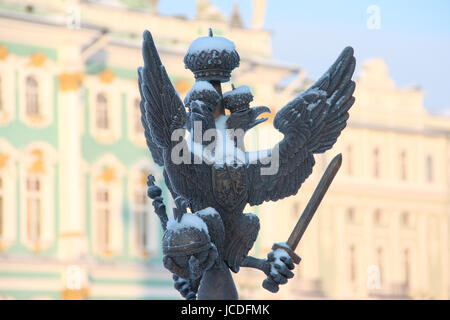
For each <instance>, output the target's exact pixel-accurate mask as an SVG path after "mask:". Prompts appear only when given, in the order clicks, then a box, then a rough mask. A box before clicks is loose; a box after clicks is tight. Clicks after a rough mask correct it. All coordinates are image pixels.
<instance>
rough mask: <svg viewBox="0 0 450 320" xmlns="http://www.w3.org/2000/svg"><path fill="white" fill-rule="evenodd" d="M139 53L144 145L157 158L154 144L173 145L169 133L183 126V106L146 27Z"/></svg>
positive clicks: (184, 111)
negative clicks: (141, 56) (145, 143)
mask: <svg viewBox="0 0 450 320" xmlns="http://www.w3.org/2000/svg"><path fill="white" fill-rule="evenodd" d="M142 55H143V57H144V67H139V68H138V77H139V89H140V93H141V100H143V108H142V106H141V112H143V113H142V117H143V119H142V124H143V126H144V130H145V136H146V139H147V145H148V147H149V148H150V151H151V152H152V156H153V157H154V160H155V162H157V161H158V160H159V155H160V154H161V152H158V151H157V150H156V147H159V148H168V147H170V146H171V145H172V143H171V136H172V133H173V131H174V130H176V129H183V127H184V124H185V122H186V110H185V108H184V105H183V102H182V101H181V98H180V96H179V95H178V93H177V92H176V90H175V88H174V87H173V85H172V82H171V81H170V79H169V76H168V75H167V72H166V69H165V68H164V66H163V65H162V63H161V59H160V57H159V55H158V52H157V50H156V47H155V43H154V42H153V38H152V36H151V34H150V32H149V31H147V30H146V31H145V32H144V42H143V46H142ZM155 156H156V159H155Z"/></svg>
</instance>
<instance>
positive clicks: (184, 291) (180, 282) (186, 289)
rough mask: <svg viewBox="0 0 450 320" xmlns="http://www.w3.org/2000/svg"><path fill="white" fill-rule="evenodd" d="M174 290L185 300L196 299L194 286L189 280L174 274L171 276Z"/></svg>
mask: <svg viewBox="0 0 450 320" xmlns="http://www.w3.org/2000/svg"><path fill="white" fill-rule="evenodd" d="M172 278H173V281H175V283H174V287H175V289H176V290H177V291H178V292H180V294H181V296H182V297H183V298H185V299H186V300H196V299H197V293H196V290H195V289H194V284H193V282H192V281H191V280H187V279H184V278H181V277H179V276H177V275H176V274H174V275H173V276H172Z"/></svg>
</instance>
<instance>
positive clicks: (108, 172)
mask: <svg viewBox="0 0 450 320" xmlns="http://www.w3.org/2000/svg"><path fill="white" fill-rule="evenodd" d="M125 174H126V171H125V168H124V166H123V165H122V164H121V163H120V161H119V160H118V159H117V158H116V157H115V156H113V155H111V154H107V155H105V156H103V157H101V158H100V159H98V160H97V161H96V162H95V163H94V164H93V165H92V168H91V225H92V240H93V251H94V253H96V254H98V255H101V256H104V257H111V256H114V255H117V254H120V252H121V251H122V249H123V219H122V214H123V201H122V200H123V199H122V197H123V183H122V181H123V179H122V178H123V176H124V175H125ZM101 189H103V190H105V191H107V192H108V199H107V202H108V204H107V206H108V209H109V211H108V214H109V221H110V224H109V230H108V232H109V234H110V237H109V240H110V241H109V244H108V248H102V247H100V246H99V242H100V238H99V237H100V234H99V227H100V226H99V224H98V218H99V217H98V212H99V209H100V203H99V201H98V199H97V192H98V191H99V190H101Z"/></svg>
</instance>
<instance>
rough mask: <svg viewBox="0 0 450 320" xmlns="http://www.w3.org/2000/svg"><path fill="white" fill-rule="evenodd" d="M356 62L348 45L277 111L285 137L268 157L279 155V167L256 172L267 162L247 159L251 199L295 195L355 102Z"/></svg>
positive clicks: (258, 201)
mask: <svg viewBox="0 0 450 320" xmlns="http://www.w3.org/2000/svg"><path fill="white" fill-rule="evenodd" d="M355 64H356V62H355V57H354V56H353V49H352V48H351V47H347V48H345V49H344V50H343V51H342V53H341V54H340V55H339V57H338V58H337V60H336V62H335V63H334V64H333V65H332V66H331V67H330V68H329V69H328V71H327V72H326V73H325V74H324V75H323V76H322V77H321V78H320V79H319V80H318V81H317V82H316V83H315V84H314V85H312V86H311V87H310V88H309V89H308V90H306V91H304V92H302V93H301V94H299V95H298V96H297V97H296V98H295V99H293V100H292V101H291V102H289V103H288V104H287V105H286V106H284V107H283V108H282V109H281V110H280V111H279V112H278V113H277V114H276V116H275V119H274V127H275V128H276V129H278V130H279V131H280V132H282V133H283V134H284V139H283V140H282V141H280V143H278V144H277V145H276V146H275V147H274V148H273V149H272V150H271V153H270V156H271V157H272V161H276V160H278V171H277V172H276V173H275V174H272V175H261V168H264V167H268V165H263V164H262V163H267V162H256V163H251V164H249V182H250V183H249V185H250V186H251V190H250V191H249V201H248V203H249V204H250V205H259V204H261V203H262V202H264V201H277V200H279V199H282V198H285V197H288V196H291V195H295V194H296V193H297V191H298V189H299V188H300V186H301V185H302V183H303V181H305V180H306V178H308V176H309V175H310V174H311V173H312V168H313V166H314V163H315V161H314V156H313V155H314V154H315V153H323V152H325V151H326V150H328V149H330V148H331V147H332V146H333V145H334V143H335V142H336V140H337V138H338V136H339V135H340V133H341V131H342V130H343V129H344V128H345V126H346V124H347V119H348V117H349V115H348V110H349V109H350V107H351V106H352V105H353V103H354V102H355V98H354V97H353V92H354V90H355V83H354V82H353V81H352V80H351V78H352V75H353V72H354V70H355ZM277 151H278V155H279V156H278V159H277V157H275V155H276V154H277Z"/></svg>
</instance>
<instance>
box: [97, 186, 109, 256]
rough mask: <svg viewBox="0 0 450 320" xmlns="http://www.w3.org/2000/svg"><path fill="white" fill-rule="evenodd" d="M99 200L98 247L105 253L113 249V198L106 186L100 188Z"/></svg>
mask: <svg viewBox="0 0 450 320" xmlns="http://www.w3.org/2000/svg"><path fill="white" fill-rule="evenodd" d="M96 200H97V204H96V205H97V212H96V215H97V229H98V230H97V246H98V248H99V249H100V250H101V251H103V252H109V251H110V249H111V196H110V192H109V190H108V188H107V187H106V186H103V187H99V188H98V189H97V192H96Z"/></svg>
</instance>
